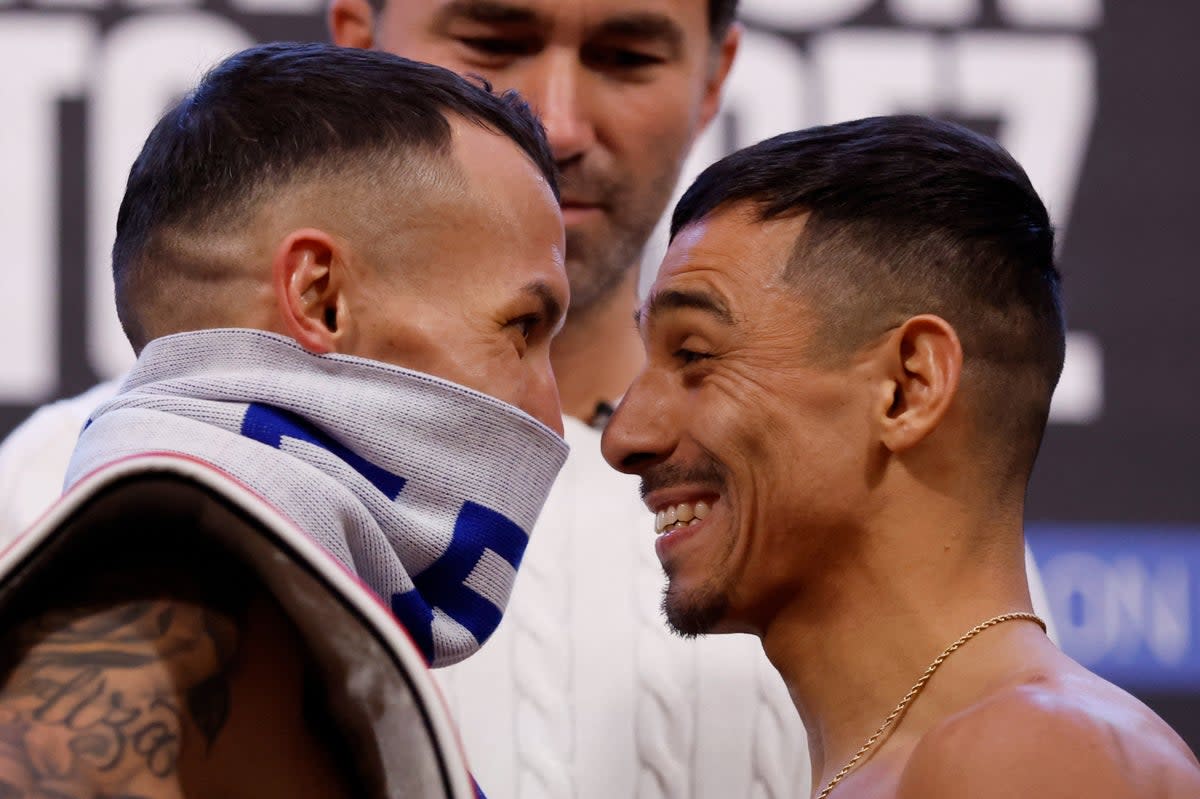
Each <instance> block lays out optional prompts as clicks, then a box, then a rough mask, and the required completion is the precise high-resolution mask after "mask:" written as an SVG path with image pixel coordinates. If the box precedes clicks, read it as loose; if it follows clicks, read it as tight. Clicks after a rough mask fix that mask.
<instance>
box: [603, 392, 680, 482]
mask: <svg viewBox="0 0 1200 799" xmlns="http://www.w3.org/2000/svg"><path fill="white" fill-rule="evenodd" d="M678 441H679V429H678V413H676V409H675V408H674V407H673V403H672V401H671V392H670V386H669V385H668V383H667V381H665V380H664V379H661V378H659V377H658V376H657V375H656V374H655V373H654V372H653V371H649V370H647V371H644V372H642V374H640V375H639V376H638V377H637V378H636V379H635V380H634V381H633V384H632V385H630V387H629V390H628V391H627V392H625V397H624V398H623V399H622V400H621V404H620V405H619V406H617V410H616V411H615V412H614V413H613V415H612V418H611V419H609V421H608V425H607V426H606V427H605V428H604V436H603V437H602V438H601V441H600V450H601V452H602V453H603V454H604V459H605V460H606V461H608V464H609V466H612V467H613V468H614V469H616V470H617V471H619V472H625V473H626V474H641V473H642V472H643V471H645V470H646V469H648V468H649V467H651V466H654V465H656V464H658V463H662V462H663V461H665V460H667V459H668V458H670V457H671V453H672V452H674V450H675V446H676V444H677V443H678Z"/></svg>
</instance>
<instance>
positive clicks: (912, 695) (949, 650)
mask: <svg viewBox="0 0 1200 799" xmlns="http://www.w3.org/2000/svg"><path fill="white" fill-rule="evenodd" d="M1016 619H1025V620H1026V621H1032V622H1036V623H1037V625H1038V626H1039V627H1041V628H1042V632H1046V622H1044V621H1042V620H1041V619H1040V618H1039V617H1038V616H1037V615H1035V614H1033V613H1002V614H1001V615H999V616H993V617H992V618H990V619H988V620H987V621H984V622H980V623H979V624H976V625H975V626H974V627H972V628H971V629H970V630H968V631H967V632H966V634H964V635H963V637H962V638H959V639H958V640H957V641H955V642H954V643H952V644H950V646H948V647H946V648H945V649H943V650H942V654H940V655H938V656H937V657H936V658H934V659H933V662H932V663H930V664H929V668H927V669H925V673H924V674H922V675H921V679H919V680H917V681H916V683H915V684H914V685H913V687H912V688H910V689H908V693H907V694H905V695H904V698H903V699H901V700H900V704H898V705H896V709H895V710H893V711H892V712H891V713H890V714H888V717H887V718H886V719H884V720H883V724H880V725H879V729H877V730H876V731H875V734H874V735H872V736H871V737H870V738H868V739H867V741H866V743H864V744H863V745H862V747H860V748H859V750H858V751H857V752H856V753H855V754H854V757H852V758H850V762H849V763H847V764H846V765H844V766H842V770H841V771H839V772H838V773H837V774H836V775H834V778H833V779H831V780H830V781H829V784H828V785H826V786H825V790H823V791H821V792H820V793H819V794H817V799H826V797H827V796H829V792H830V791H832V790H833V789H834V787H835V786H836V785H837V784H838V783H839V782H841V781H842V778H843V777H845V776H846V775H847V774H849V773H850V771H851V769H853V768H854V765H855V764H856V763H858V761H859V760H862V757H863V755H865V754H866V753H867V752H869V751H870V750H871V747H872V746H874V745H875V742H876V741H878V740H879V738H880V737H881V736H882V735H883V734H884V732H886V731H887V728H888V727H890V726H892V722H894V721H895V720H896V719H897V718H899V717H900V714H901V713H903V712H904V709H905V708H906V707H908V706H909V705H910V704H912V701H913V700H914V699H916V698H917V694H919V693H921V689H922V688H924V687H925V683H927V682H929V678H930V677H932V676H933V673H934V672H935V671H937V670H938V666H941V665H942V663H943V662H944V661H945V660H946V658H948V657H950V655H951V654H953V653H954V652H955V651H956V650H957V649H958V648H959V647H961V646H962V645H963V644H965V643H966V642H967V641H970V640H971V639H972V638H974V637H975V636H977V635H979V634H980V633H981V632H983V631H984V630H986V629H987V628H989V627H995V626H996V625H997V624H1003V623H1004V622H1006V621H1014V620H1016Z"/></svg>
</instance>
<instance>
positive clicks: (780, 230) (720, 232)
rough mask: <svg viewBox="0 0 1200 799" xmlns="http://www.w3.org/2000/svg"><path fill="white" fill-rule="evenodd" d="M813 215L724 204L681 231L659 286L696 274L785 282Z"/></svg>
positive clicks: (764, 283) (765, 284)
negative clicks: (779, 214) (762, 213)
mask: <svg viewBox="0 0 1200 799" xmlns="http://www.w3.org/2000/svg"><path fill="white" fill-rule="evenodd" d="M807 219H808V215H807V214H805V215H802V216H793V217H787V218H779V219H770V220H766V221H762V220H760V219H759V218H758V213H757V210H756V209H755V208H754V207H753V206H752V205H750V204H749V203H739V204H737V205H733V206H730V207H728V208H722V209H719V210H717V211H715V212H714V213H712V214H709V215H708V216H706V217H704V218H703V219H701V220H699V221H697V222H694V223H692V224H690V225H688V226H687V227H685V228H683V229H682V230H680V231H679V233H678V234H677V235H676V236H675V238H674V240H673V241H672V242H671V245H670V247H669V248H668V249H667V254H666V256H665V257H664V258H663V263H662V266H661V267H660V268H659V273H658V277H657V279H656V281H655V285H656V287H657V286H658V285H659V284H660V283H662V284H665V282H666V281H667V280H679V279H683V278H696V279H698V280H704V281H712V282H715V283H716V284H717V285H729V284H747V283H748V284H749V285H752V286H757V287H759V288H761V289H763V290H766V291H774V290H775V289H777V288H779V287H781V286H783V285H784V283H785V281H786V273H787V269H788V266H789V265H790V262H791V259H792V253H793V251H794V249H795V245H796V242H797V241H798V240H799V239H800V237H801V236H803V234H804V227H805V224H806V222H807Z"/></svg>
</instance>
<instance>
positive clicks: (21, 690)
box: [0, 599, 238, 799]
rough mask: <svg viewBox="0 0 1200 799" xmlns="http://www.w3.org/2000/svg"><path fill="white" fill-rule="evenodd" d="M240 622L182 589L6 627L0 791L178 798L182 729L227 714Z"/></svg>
mask: <svg viewBox="0 0 1200 799" xmlns="http://www.w3.org/2000/svg"><path fill="white" fill-rule="evenodd" d="M237 639H238V630H237V624H236V623H235V622H234V621H233V620H232V619H231V618H230V617H229V616H228V615H226V614H224V613H220V612H216V611H214V610H213V609H212V608H209V607H205V606H204V605H203V604H202V603H197V602H194V601H188V600H185V599H128V600H123V601H112V602H104V603H103V604H101V605H91V606H89V605H84V606H80V607H76V608H71V609H55V610H49V611H46V612H44V613H41V614H38V615H36V616H34V617H32V618H30V619H28V620H27V621H26V622H25V623H23V624H21V625H20V626H18V627H17V628H15V629H13V630H10V631H9V632H8V633H7V634H6V635H5V636H4V637H3V646H4V651H5V654H6V660H7V663H6V664H5V668H4V669H3V676H2V677H0V680H2V684H0V796H4V797H24V796H28V797H41V796H54V797H76V796H80V797H83V796H87V797H91V796H97V795H100V796H120V797H129V799H134V798H135V797H147V798H148V799H149V798H151V797H153V798H154V799H158V798H159V797H162V798H163V799H166V798H167V797H176V796H180V797H181V796H183V792H182V787H181V778H180V770H181V765H182V764H181V754H182V752H183V746H182V744H183V742H184V740H185V739H188V738H204V739H207V740H208V741H209V742H211V741H212V740H213V739H214V738H215V736H216V735H218V734H219V733H220V731H221V728H222V726H223V725H224V723H225V719H226V717H227V714H228V686H227V679H226V678H227V674H228V670H229V668H230V665H231V662H232V659H233V656H234V654H235V652H236V650H237Z"/></svg>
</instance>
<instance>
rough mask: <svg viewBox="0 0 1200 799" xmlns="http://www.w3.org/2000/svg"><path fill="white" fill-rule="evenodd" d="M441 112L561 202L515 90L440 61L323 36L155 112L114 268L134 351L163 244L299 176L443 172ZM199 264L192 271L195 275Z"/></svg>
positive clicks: (163, 258)
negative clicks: (487, 140) (489, 136)
mask: <svg viewBox="0 0 1200 799" xmlns="http://www.w3.org/2000/svg"><path fill="white" fill-rule="evenodd" d="M452 116H456V117H460V118H463V119H465V120H467V121H469V122H472V123H474V124H477V125H479V126H481V127H483V128H485V129H487V130H490V131H492V132H494V133H496V134H497V135H502V136H506V137H507V138H509V139H510V140H512V141H513V142H514V143H515V144H516V145H517V146H518V147H520V148H521V150H522V151H523V152H524V153H525V154H526V155H527V156H528V157H529V159H530V160H531V161H532V162H533V164H534V165H535V166H536V167H537V168H538V170H539V171H540V172H541V174H542V175H543V176H544V177H545V179H546V181H547V183H548V184H549V186H550V187H551V189H552V190H553V192H554V194H555V197H557V196H558V185H557V180H556V175H557V170H556V166H555V163H554V158H553V156H552V155H551V152H550V148H549V145H548V144H547V142H546V138H545V133H544V131H543V129H542V126H541V123H540V122H539V121H538V119H537V118H536V117H535V116H534V114H533V113H532V111H531V110H530V109H529V107H528V106H527V105H526V104H525V102H524V101H523V100H521V99H520V97H519V96H518V95H517V94H516V93H514V92H505V93H504V94H501V95H495V94H493V93H492V92H491V89H490V87H489V86H488V85H487V84H486V83H485V82H481V83H480V84H479V85H477V84H475V83H472V82H471V81H469V80H467V79H464V78H462V77H460V76H458V75H456V74H455V73H453V72H451V71H449V70H446V69H442V68H441V67H436V66H432V65H429V64H422V63H418V62H415V61H410V60H408V59H404V58H401V57H399V56H395V55H391V54H389V53H383V52H377V51H368V50H358V49H351V48H341V47H335V46H333V45H326V44H269V45H264V46H260V47H255V48H252V49H249V50H245V51H243V52H240V53H237V54H236V55H233V56H231V57H230V58H228V59H227V60H225V61H224V62H222V63H221V64H219V65H218V66H217V67H215V68H214V69H213V70H212V71H211V72H209V73H208V74H207V75H206V76H205V77H204V78H203V79H202V80H201V81H200V84H199V85H198V86H197V87H196V88H195V90H193V91H192V92H191V93H189V94H188V95H187V96H186V97H184V98H183V99H182V100H180V101H179V102H178V103H177V104H175V105H174V106H173V107H172V108H170V109H169V110H168V111H167V112H166V113H165V114H164V115H163V117H162V118H161V119H160V120H159V122H158V124H157V125H155V127H154V129H153V130H152V131H151V133H150V136H149V137H148V138H147V139H146V143H145V145H144V146H143V147H142V151H141V153H140V154H139V155H138V157H137V159H136V161H135V162H134V164H133V168H132V169H131V170H130V173H129V181H128V183H127V185H126V189H125V196H124V199H123V200H122V202H121V208H120V211H119V213H118V216H117V235H116V240H115V242H114V244H113V251H112V266H113V278H114V281H115V284H116V298H117V311H118V315H119V316H120V319H121V324H122V326H123V327H124V329H125V333H126V335H127V336H128V337H129V340H130V342H131V343H132V344H133V346H134V349H135V350H139V351H140V349H141V347H142V346H144V345H145V343H146V340H147V338H148V337H149V336H150V332H149V331H148V329H147V324H146V318H147V316H150V315H153V314H154V313H156V312H159V311H161V310H162V309H160V308H157V307H156V306H158V305H161V304H162V300H163V297H162V295H163V293H164V292H163V289H162V285H161V284H163V283H164V282H165V281H168V280H170V279H171V278H172V277H173V276H172V275H171V274H170V273H169V270H170V268H171V267H170V266H168V264H171V263H172V258H171V257H170V256H171V253H172V250H173V249H178V250H184V251H186V250H189V249H190V250H197V249H199V250H203V248H204V246H205V243H206V242H207V240H208V239H207V234H211V233H213V232H214V231H220V230H223V229H228V228H229V227H231V226H233V225H236V224H239V223H244V221H245V220H246V219H247V218H248V217H249V216H251V214H252V212H253V210H254V209H255V208H257V207H260V205H261V204H262V203H265V202H269V200H270V198H271V197H273V196H279V195H280V194H281V193H282V192H283V191H284V190H285V189H286V188H287V187H289V186H293V185H295V184H296V183H298V182H300V181H303V180H305V179H310V178H313V177H317V176H321V175H339V174H347V173H350V174H367V175H370V174H372V173H374V174H378V173H380V172H384V171H388V170H391V171H394V170H395V169H396V166H397V164H408V165H411V166H412V168H413V170H414V171H417V172H421V171H423V172H425V173H428V172H429V167H430V163H436V162H439V161H445V162H446V168H447V169H451V170H452V169H453V165H452V164H450V162H449V158H450V154H451V152H452V147H453V140H452V134H451V126H450V117H452ZM428 185H429V183H428V181H424V182H422V181H420V180H414V181H413V184H412V187H413V189H414V190H415V191H419V190H420V189H421V188H422V186H428ZM174 261H176V262H178V263H186V262H187V261H188V257H187V255H186V254H185V255H183V257H182V258H176V259H174ZM193 262H194V261H193ZM178 263H176V264H175V265H176V266H177V265H178ZM202 270H203V266H200V267H197V271H198V274H197V275H195V276H193V277H199V278H200V279H201V280H203V279H204V278H205V276H204V275H203V274H199V273H200V272H202ZM185 299H186V298H185ZM192 300H193V301H197V300H198V298H192ZM151 306H155V307H151Z"/></svg>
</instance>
